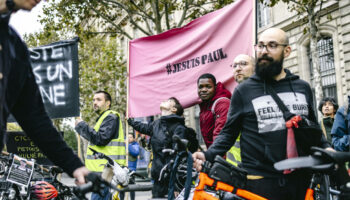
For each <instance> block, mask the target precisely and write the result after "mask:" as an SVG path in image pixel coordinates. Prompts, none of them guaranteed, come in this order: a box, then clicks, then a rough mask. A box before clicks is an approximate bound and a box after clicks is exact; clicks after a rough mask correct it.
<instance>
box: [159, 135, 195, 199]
mask: <svg viewBox="0 0 350 200" xmlns="http://www.w3.org/2000/svg"><path fill="white" fill-rule="evenodd" d="M172 141H173V142H174V143H175V146H174V149H163V150H162V152H163V153H166V154H168V156H170V157H173V155H176V156H175V157H173V158H172V159H170V160H169V162H168V163H167V164H166V165H165V166H164V167H163V168H162V169H161V171H160V173H159V181H162V180H167V179H170V180H169V185H168V186H169V187H168V188H169V192H168V199H174V198H175V193H179V195H178V196H177V197H176V200H179V199H181V195H182V197H184V198H185V197H188V196H189V193H190V189H191V183H192V182H193V181H194V180H196V177H197V172H196V171H195V170H194V169H192V163H193V161H192V154H191V153H190V152H189V151H188V149H187V146H188V140H186V139H181V138H180V137H179V136H177V135H174V136H173V137H172ZM187 166H191V167H189V168H188V167H187ZM186 188H187V190H186Z"/></svg>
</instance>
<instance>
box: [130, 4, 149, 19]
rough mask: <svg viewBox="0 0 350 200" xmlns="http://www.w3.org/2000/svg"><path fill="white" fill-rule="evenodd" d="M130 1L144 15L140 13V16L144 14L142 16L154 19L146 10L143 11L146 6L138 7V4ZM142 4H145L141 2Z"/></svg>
mask: <svg viewBox="0 0 350 200" xmlns="http://www.w3.org/2000/svg"><path fill="white" fill-rule="evenodd" d="M130 2H131V3H132V5H134V6H135V7H136V8H137V9H138V10H139V11H141V12H142V13H143V14H144V15H141V14H140V15H141V16H144V17H147V18H149V19H151V20H154V18H153V17H152V16H150V15H148V14H147V13H146V12H145V10H146V9H147V8H140V6H138V5H137V4H136V3H135V2H134V1H130ZM143 5H144V6H146V4H145V3H144V4H143Z"/></svg>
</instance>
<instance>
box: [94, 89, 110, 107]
mask: <svg viewBox="0 0 350 200" xmlns="http://www.w3.org/2000/svg"><path fill="white" fill-rule="evenodd" d="M99 93H102V94H104V95H105V100H106V101H109V102H111V104H110V105H109V107H111V106H112V97H111V95H110V94H109V93H108V92H106V91H103V90H99V91H97V92H95V94H99Z"/></svg>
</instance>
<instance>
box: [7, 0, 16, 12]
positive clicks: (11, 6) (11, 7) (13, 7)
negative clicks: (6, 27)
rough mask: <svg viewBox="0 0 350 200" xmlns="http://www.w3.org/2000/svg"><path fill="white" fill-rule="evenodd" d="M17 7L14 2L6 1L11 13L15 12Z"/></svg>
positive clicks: (11, 0)
mask: <svg viewBox="0 0 350 200" xmlns="http://www.w3.org/2000/svg"><path fill="white" fill-rule="evenodd" d="M15 6H16V4H15V2H13V0H6V7H7V9H8V10H9V11H10V12H12V11H14V9H15Z"/></svg>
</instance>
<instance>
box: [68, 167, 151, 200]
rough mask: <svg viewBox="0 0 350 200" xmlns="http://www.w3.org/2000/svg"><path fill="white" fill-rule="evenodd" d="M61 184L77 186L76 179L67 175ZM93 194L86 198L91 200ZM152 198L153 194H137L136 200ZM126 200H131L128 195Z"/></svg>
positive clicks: (149, 192)
mask: <svg viewBox="0 0 350 200" xmlns="http://www.w3.org/2000/svg"><path fill="white" fill-rule="evenodd" d="M61 182H62V183H63V184H65V185H68V186H75V183H74V179H73V178H71V177H69V176H68V175H67V174H66V173H63V174H62V177H61ZM137 184H149V182H137ZM90 196H91V194H90V193H88V194H87V195H86V197H88V198H89V199H90ZM151 198H152V192H151V191H147V192H136V195H135V200H148V199H151ZM124 200H130V196H129V194H127V195H126V197H125V199H124Z"/></svg>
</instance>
